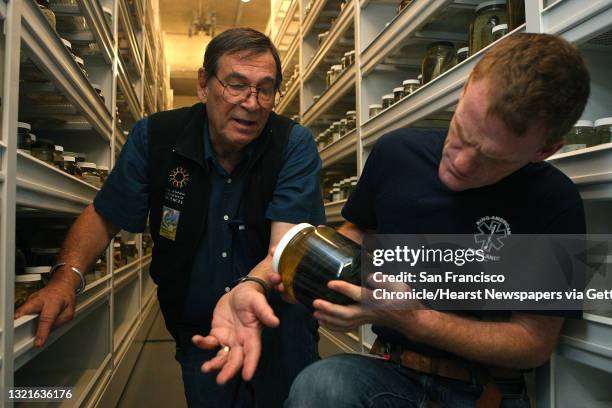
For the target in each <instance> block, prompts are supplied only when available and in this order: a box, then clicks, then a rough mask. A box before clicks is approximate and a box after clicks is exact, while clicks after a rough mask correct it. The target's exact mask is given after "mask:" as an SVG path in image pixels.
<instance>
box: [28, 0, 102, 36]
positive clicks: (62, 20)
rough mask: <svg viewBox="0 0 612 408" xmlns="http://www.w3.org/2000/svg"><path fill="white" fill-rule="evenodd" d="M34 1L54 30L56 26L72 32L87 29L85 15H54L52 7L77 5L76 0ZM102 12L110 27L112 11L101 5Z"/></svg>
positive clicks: (56, 28)
mask: <svg viewBox="0 0 612 408" xmlns="http://www.w3.org/2000/svg"><path fill="white" fill-rule="evenodd" d="M36 3H37V4H38V8H39V9H40V11H41V12H42V13H43V15H44V16H45V18H46V19H47V21H48V22H49V25H50V26H51V27H52V28H53V30H54V31H57V30H58V26H59V29H61V30H69V31H74V32H86V31H89V26H88V25H87V21H86V20H85V17H83V16H74V15H69V16H65V15H60V16H56V14H55V12H54V11H53V9H54V8H56V9H57V7H64V6H73V7H78V2H77V0H51V1H50V0H36ZM102 12H103V13H104V17H105V18H106V21H107V23H108V25H109V28H110V27H112V20H113V12H112V10H111V8H109V7H106V6H102Z"/></svg>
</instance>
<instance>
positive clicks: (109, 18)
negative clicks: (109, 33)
mask: <svg viewBox="0 0 612 408" xmlns="http://www.w3.org/2000/svg"><path fill="white" fill-rule="evenodd" d="M102 13H104V19H105V20H106V22H107V23H108V28H110V29H111V30H112V27H113V10H112V9H111V8H110V7H106V6H102Z"/></svg>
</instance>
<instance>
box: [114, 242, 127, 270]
mask: <svg viewBox="0 0 612 408" xmlns="http://www.w3.org/2000/svg"><path fill="white" fill-rule="evenodd" d="M115 241H117V238H115ZM113 265H114V267H115V268H120V267H122V266H124V265H125V258H124V257H123V253H122V251H121V242H115V243H113Z"/></svg>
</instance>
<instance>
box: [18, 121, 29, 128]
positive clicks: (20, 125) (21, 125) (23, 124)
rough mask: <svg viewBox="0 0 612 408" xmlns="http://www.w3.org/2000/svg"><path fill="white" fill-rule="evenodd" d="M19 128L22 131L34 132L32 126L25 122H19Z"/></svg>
mask: <svg viewBox="0 0 612 408" xmlns="http://www.w3.org/2000/svg"><path fill="white" fill-rule="evenodd" d="M17 127H18V128H20V129H28V130H32V125H30V124H29V123H25V122H17Z"/></svg>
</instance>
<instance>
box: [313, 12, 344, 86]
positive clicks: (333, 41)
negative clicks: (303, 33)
mask: <svg viewBox="0 0 612 408" xmlns="http://www.w3.org/2000/svg"><path fill="white" fill-rule="evenodd" d="M354 20H355V9H354V6H353V2H350V3H349V4H347V5H346V7H344V9H343V10H342V11H341V12H340V15H339V16H338V19H337V20H336V22H335V23H334V25H333V26H332V28H331V30H330V32H329V35H328V36H327V38H326V39H325V41H324V42H323V44H321V46H320V47H319V49H318V50H317V51H316V53H315V55H314V57H313V58H312V59H311V60H310V62H309V63H308V65H307V66H306V69H304V81H307V80H309V79H310V77H311V76H312V75H313V73H314V72H315V71H316V70H317V68H318V67H319V66H320V65H321V64H322V63H323V62H324V59H325V56H326V55H327V54H328V53H329V52H330V51H331V50H334V49H335V48H336V45H337V44H338V41H339V40H340V38H341V37H342V36H343V35H344V33H345V32H346V30H348V28H349V27H350V25H351V24H353V23H354ZM338 62H339V61H338Z"/></svg>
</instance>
